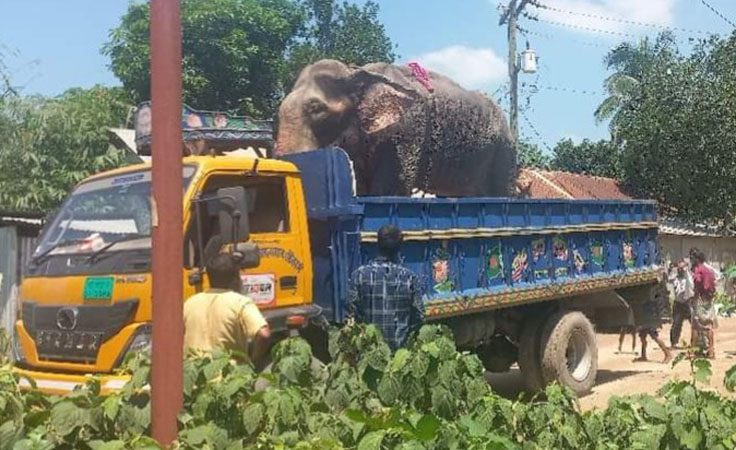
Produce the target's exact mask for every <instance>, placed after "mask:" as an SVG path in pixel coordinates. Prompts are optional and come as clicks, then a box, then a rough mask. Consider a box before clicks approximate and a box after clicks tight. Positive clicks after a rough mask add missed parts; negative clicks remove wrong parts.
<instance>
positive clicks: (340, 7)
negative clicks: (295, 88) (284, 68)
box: [290, 0, 396, 79]
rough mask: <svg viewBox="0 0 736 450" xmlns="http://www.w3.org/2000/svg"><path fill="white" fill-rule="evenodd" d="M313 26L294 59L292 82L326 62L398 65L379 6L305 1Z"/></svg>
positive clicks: (333, 1)
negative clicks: (317, 63) (309, 66)
mask: <svg viewBox="0 0 736 450" xmlns="http://www.w3.org/2000/svg"><path fill="white" fill-rule="evenodd" d="M305 5H306V8H307V11H308V16H309V23H308V24H307V31H306V33H305V38H304V40H302V41H301V42H299V43H298V44H297V45H296V46H295V47H294V49H293V51H292V53H291V56H290V64H291V67H292V73H291V76H292V79H296V77H297V76H298V75H299V71H301V69H302V68H303V67H304V66H306V65H307V64H310V63H313V62H315V61H318V60H320V59H323V58H330V59H337V60H340V61H343V62H345V63H350V64H356V65H364V64H368V63H371V62H379V61H382V62H394V60H395V59H396V54H395V53H394V52H393V48H394V45H393V44H392V43H391V40H390V39H389V38H388V36H387V35H386V30H385V28H384V27H383V25H382V24H381V23H380V22H379V20H378V4H377V3H376V2H374V1H372V0H368V1H367V2H365V4H364V5H363V6H362V8H361V7H359V6H358V5H355V4H352V3H348V2H343V3H342V4H339V3H338V1H337V0H305Z"/></svg>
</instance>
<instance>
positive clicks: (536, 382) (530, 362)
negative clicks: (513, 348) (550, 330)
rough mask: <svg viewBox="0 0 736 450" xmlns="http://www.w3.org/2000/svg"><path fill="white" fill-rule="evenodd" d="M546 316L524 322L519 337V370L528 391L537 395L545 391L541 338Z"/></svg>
mask: <svg viewBox="0 0 736 450" xmlns="http://www.w3.org/2000/svg"><path fill="white" fill-rule="evenodd" d="M546 318H547V315H546V314H541V313H540V314H535V315H534V316H532V317H530V318H529V319H528V320H526V321H525V322H524V325H523V326H522V328H521V335H520V336H519V370H521V375H522V377H523V378H524V386H525V387H526V389H527V390H528V391H529V392H531V393H535V392H538V391H541V390H542V389H544V384H545V383H544V376H543V375H542V353H541V337H542V328H543V325H544V320H545V319H546Z"/></svg>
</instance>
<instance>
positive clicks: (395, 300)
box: [348, 225, 424, 350]
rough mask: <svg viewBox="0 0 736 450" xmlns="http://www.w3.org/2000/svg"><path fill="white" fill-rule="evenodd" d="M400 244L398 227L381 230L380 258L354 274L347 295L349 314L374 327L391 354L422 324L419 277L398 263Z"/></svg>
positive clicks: (422, 310)
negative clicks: (379, 332) (384, 340)
mask: <svg viewBox="0 0 736 450" xmlns="http://www.w3.org/2000/svg"><path fill="white" fill-rule="evenodd" d="M401 241H402V235H401V230H399V229H398V228H397V227H395V226H393V225H386V226H383V227H381V228H380V229H379V230H378V253H379V256H378V257H377V258H376V259H374V260H373V261H371V262H370V263H368V264H365V265H363V266H361V267H359V268H358V270H356V271H355V272H353V274H352V276H351V277H350V290H349V291H348V314H349V315H350V316H351V317H354V318H355V319H356V320H357V321H359V322H364V323H372V324H374V325H376V326H377V327H378V329H380V330H381V332H382V333H383V337H384V338H385V339H386V342H387V343H388V345H389V347H391V350H396V349H398V348H400V347H402V346H404V345H405V344H406V341H407V339H408V338H409V335H410V334H411V333H412V332H414V331H416V330H417V329H418V328H419V327H420V326H421V325H422V322H423V321H424V304H423V302H422V287H421V283H420V281H419V277H418V276H417V275H416V274H414V272H412V271H411V270H409V269H408V268H406V267H404V266H402V265H401V264H399V263H398V262H397V257H398V254H399V248H400V247H401Z"/></svg>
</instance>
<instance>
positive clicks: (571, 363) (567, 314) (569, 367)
mask: <svg viewBox="0 0 736 450" xmlns="http://www.w3.org/2000/svg"><path fill="white" fill-rule="evenodd" d="M541 343H542V345H541V347H540V348H541V354H542V375H543V377H544V381H545V382H546V383H551V382H553V381H557V382H559V383H560V384H563V385H565V386H567V387H569V388H570V389H572V390H573V391H575V393H576V394H578V395H583V394H587V393H588V392H590V390H591V389H592V388H593V385H594V384H595V379H596V376H597V375H598V344H597V343H596V340H595V330H594V329H593V325H592V324H591V323H590V321H589V320H588V318H587V317H585V314H583V313H581V312H579V311H560V312H558V313H556V314H554V315H552V316H551V317H550V318H549V320H548V321H547V323H546V325H545V327H544V332H543V335H542V341H541Z"/></svg>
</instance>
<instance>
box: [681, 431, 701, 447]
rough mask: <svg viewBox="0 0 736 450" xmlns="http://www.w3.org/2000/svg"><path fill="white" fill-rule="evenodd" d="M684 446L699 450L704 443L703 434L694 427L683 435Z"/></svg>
mask: <svg viewBox="0 0 736 450" xmlns="http://www.w3.org/2000/svg"><path fill="white" fill-rule="evenodd" d="M681 439H682V445H684V446H685V448H689V449H691V450H697V449H698V448H699V447H700V443H701V442H702V441H703V432H702V431H700V429H698V428H696V427H692V428H690V429H688V430H685V432H684V433H683V434H682V437H681Z"/></svg>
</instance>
